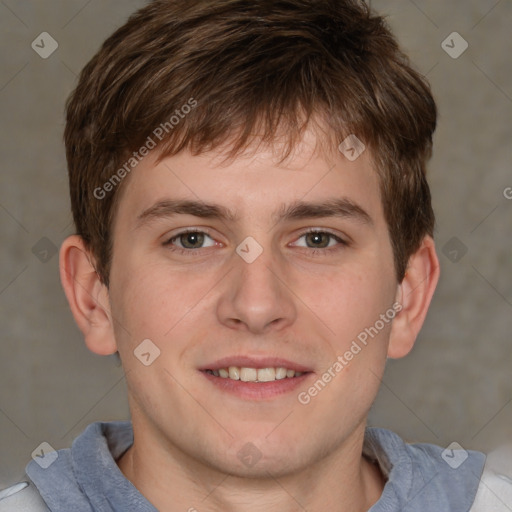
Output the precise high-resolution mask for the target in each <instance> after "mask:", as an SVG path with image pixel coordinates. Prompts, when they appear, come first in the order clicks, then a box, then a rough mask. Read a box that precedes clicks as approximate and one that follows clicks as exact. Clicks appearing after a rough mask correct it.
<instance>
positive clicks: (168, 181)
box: [116, 131, 383, 227]
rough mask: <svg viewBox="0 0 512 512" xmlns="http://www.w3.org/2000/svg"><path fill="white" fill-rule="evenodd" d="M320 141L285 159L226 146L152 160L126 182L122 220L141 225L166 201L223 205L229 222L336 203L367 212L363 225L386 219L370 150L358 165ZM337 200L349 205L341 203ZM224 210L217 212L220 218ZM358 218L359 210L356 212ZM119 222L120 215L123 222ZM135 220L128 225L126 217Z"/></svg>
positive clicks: (309, 140) (310, 136)
mask: <svg viewBox="0 0 512 512" xmlns="http://www.w3.org/2000/svg"><path fill="white" fill-rule="evenodd" d="M320 147H322V145H321V144H318V141H317V139H316V135H315V134H314V133H312V132H311V131H306V133H305V134H304V137H303V139H302V141H301V143H300V144H298V145H297V146H295V147H294V148H293V150H292V152H291V153H290V155H288V157H287V158H286V159H284V160H283V158H282V154H280V152H279V148H276V147H275V146H272V147H270V146H262V145H261V144H260V145H259V146H258V145H255V146H252V147H250V148H249V150H247V151H245V152H243V153H241V154H239V155H237V156H235V157H232V158H227V157H226V155H227V152H226V150H225V148H219V149H217V150H215V151H211V152H208V153H203V154H200V155H192V154H191V153H190V152H189V151H182V152H181V153H179V154H177V155H174V156H169V157H164V158H162V159H161V160H160V159H159V155H158V154H157V153H156V152H153V153H151V154H149V155H148V156H147V157H145V158H144V159H142V161H141V162H140V163H139V164H138V165H137V166H136V168H135V169H134V170H133V171H132V172H131V174H130V176H129V179H128V180H127V183H124V184H123V185H124V187H123V194H122V196H123V197H122V199H121V200H120V202H119V203H120V204H119V209H118V215H119V216H121V217H123V218H124V219H125V217H126V216H128V217H129V222H131V223H132V224H133V225H134V227H135V225H136V223H137V222H138V221H139V220H140V217H141V215H142V216H144V213H145V212H147V211H148V210H150V209H151V208H157V207H158V204H159V203H163V202H165V201H167V200H177V201H183V200H188V201H194V202H196V203H208V204H215V205H217V206H221V207H222V208H221V209H222V215H223V217H224V219H225V220H231V221H240V220H241V219H242V218H247V217H257V218H264V217H268V219H269V220H272V221H273V222H275V221H276V218H277V217H279V216H280V218H285V217H286V216H285V215H283V212H285V211H286V210H287V209H288V211H289V210H290V205H291V204H292V203H293V204H294V205H295V206H297V204H298V203H299V202H301V203H303V204H304V203H309V202H317V203H318V202H320V201H323V202H325V201H326V200H328V201H331V204H332V205H333V207H340V206H341V207H343V206H346V207H348V208H352V207H353V208H352V211H353V212H356V211H357V210H360V211H359V213H360V214H361V211H362V214H361V215H360V219H361V220H364V217H365V214H367V215H368V216H369V219H367V220H373V219H376V220H378V219H379V217H382V216H383V215H382V207H381V200H380V190H379V181H378V176H377V173H376V171H375V170H374V167H373V164H372V158H371V155H370V151H369V150H366V149H365V150H364V151H363V152H362V153H361V155H360V156H359V157H358V158H356V159H355V160H349V159H348V158H347V157H346V156H345V155H344V154H343V153H342V152H341V151H322V150H319V148H320ZM336 200H340V201H341V202H343V201H344V204H340V203H339V201H338V204H337V205H335V204H334V203H335V202H336ZM218 213H219V212H217V214H218ZM356 213H357V212H356ZM116 217H117V216H116ZM125 220H128V219H125Z"/></svg>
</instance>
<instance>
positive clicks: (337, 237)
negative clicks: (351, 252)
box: [295, 228, 350, 250]
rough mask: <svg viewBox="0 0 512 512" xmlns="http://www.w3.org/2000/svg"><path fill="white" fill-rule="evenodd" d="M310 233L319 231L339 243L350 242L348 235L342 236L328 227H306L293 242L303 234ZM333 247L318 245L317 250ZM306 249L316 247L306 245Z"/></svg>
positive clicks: (347, 243) (345, 243)
mask: <svg viewBox="0 0 512 512" xmlns="http://www.w3.org/2000/svg"><path fill="white" fill-rule="evenodd" d="M310 233H321V234H325V235H329V236H331V237H332V238H334V239H335V240H337V241H338V242H339V243H340V244H342V245H349V244H350V239H349V237H347V236H344V235H340V234H339V233H334V232H333V231H331V230H330V229H328V228H308V229H306V230H305V231H302V232H301V233H300V234H299V235H298V236H297V237H296V239H295V242H296V241H297V240H299V239H300V238H302V237H303V236H306V235H309V234H310ZM332 248H333V247H325V248H321V247H319V248H318V249H319V250H327V249H332ZM308 249H312V250H315V249H317V248H315V247H308Z"/></svg>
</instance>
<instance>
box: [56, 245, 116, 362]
mask: <svg viewBox="0 0 512 512" xmlns="http://www.w3.org/2000/svg"><path fill="white" fill-rule="evenodd" d="M59 258H60V263H59V264H60V279H61V282H62V286H63V288H64V293H65V294H66V297H67V299H68V302H69V306H70V308H71V312H72V313H73V317H74V318H75V322H76V323H77V325H78V327H79V329H80V330H81V331H82V333H83V335H84V338H85V343H86V345H87V347H88V348H89V350H91V351H92V352H94V353H96V354H100V355H109V354H113V353H115V352H116V351H117V345H116V342H115V337H114V329H113V322H112V316H111V312H110V306H109V296H108V289H107V287H106V286H105V285H104V284H103V283H102V282H101V280H100V277H99V275H98V274H97V272H96V270H95V268H94V265H93V263H92V261H93V260H92V256H91V255H90V253H89V252H88V250H87V249H86V247H85V244H84V242H83V240H82V238H81V237H79V236H77V235H72V236H70V237H68V238H66V240H64V242H63V243H62V246H61V248H60V254H59Z"/></svg>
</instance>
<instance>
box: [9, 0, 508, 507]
mask: <svg viewBox="0 0 512 512" xmlns="http://www.w3.org/2000/svg"><path fill="white" fill-rule="evenodd" d="M435 125H436V107H435V103H434V100H433V98H432V95H431V93H430V90H429V87H428V85H427V84H426V82H425V81H424V80H423V78H422V77H421V76H420V75H419V74H418V73H417V72H415V71H414V70H413V69H412V68H411V67H410V66H409V65H408V63H407V59H406V58H405V56H404V55H403V54H402V53H401V51H400V50H399V48H398V46H397V44H396V41H395V39H394V38H393V36H392V35H391V33H390V31H389V29H388V28H387V26H386V25H385V23H384V21H383V19H382V18H380V17H378V16H376V15H374V14H372V13H371V12H370V11H369V9H368V8H367V7H366V6H365V4H364V3H361V2H356V1H340V0H336V1H334V0H288V1H286V0H285V1H282V2H268V1H263V0H261V1H248V0H218V1H215V2H205V1H201V0H192V1H191V0H187V1H185V0H173V1H171V0H156V1H153V2H151V3H149V4H148V5H147V6H146V7H145V8H143V9H141V10H140V11H139V12H137V13H136V14H135V15H133V16H132V17H131V18H130V20H129V21H128V22H127V23H126V24H125V25H124V26H123V27H121V28H120V29H119V30H117V31H116V32H115V33H114V34H113V35H112V36H111V37H110V38H109V39H108V40H107V41H106V42H105V43H104V45H103V47H102V48H101V49H100V51H99V52H98V53H97V54H96V56H95V57H94V58H93V59H92V60H91V61H90V63H89V64H88V65H87V66H86V67H85V69H84V70H83V72H82V74H81V76H80V80H79V83H78V86H77V88H76V90H75V91H74V93H73V95H72V97H71V98H70V100H69V102H68V106H67V125H66V132H65V141H66V149H67V158H68V166H69V178H70V192H71V204H72V210H73V216H74V220H75V225H76V231H77V232H76V235H73V236H71V237H69V238H68V239H67V240H66V241H65V242H64V243H63V245H62V247H61V252H60V262H61V279H62V283H63V287H64V291H65V293H66V296H67V298H68V301H69V304H70V307H71V310H72V313H73V315H74V318H75V320H76V322H77V324H78V326H79V327H80V329H81V331H82V332H83V335H84V339H85V342H86V344H87V346H88V348H89V349H90V350H92V351H93V352H95V353H97V354H102V355H108V354H114V353H116V352H118V353H119V356H120V358H121V361H122V364H123V367H124V370H125V374H126V381H127V384H128V392H129V403H130V412H131V422H105V423H94V424H92V425H90V426H89V427H88V428H87V429H86V431H85V432H84V433H83V434H81V435H80V436H79V437H78V438H77V439H76V440H75V441H74V443H73V446H72V448H71V449H70V450H62V451H60V452H59V453H58V457H57V458H56V460H55V461H54V462H53V463H52V464H50V465H48V467H44V468H43V467H41V466H40V465H38V464H36V463H35V462H31V463H30V464H29V465H28V466H27V474H28V477H29V480H30V482H29V484H30V485H29V486H25V487H23V486H24V484H21V485H20V486H18V487H15V488H13V489H10V490H8V494H10V497H9V498H6V499H5V500H3V501H4V503H5V506H10V507H11V508H9V509H7V510H11V509H13V508H12V507H13V506H15V505H14V504H15V500H18V503H20V504H21V503H28V502H30V503H31V505H30V507H35V506H36V503H38V505H37V506H39V507H43V508H42V509H43V510H51V511H52V512H61V511H62V512H64V511H69V510H73V511H79V512H82V511H84V512H85V511H107V510H108V511H112V510H114V511H126V510H137V511H139V510H140V511H154V510H159V511H163V512H175V511H186V510H188V511H189V512H192V511H200V512H203V511H220V510H222V511H237V512H240V511H241V512H244V511H259V510H262V511H274V510H275V511H282V510H289V511H292V510H309V511H316V510H329V511H334V512H337V511H339V512H342V511H343V512H356V511H363V510H364V511H366V510H371V511H372V512H381V511H382V512H384V511H390V510H403V511H436V512H438V511H468V510H470V509H471V508H472V507H473V510H478V509H481V507H482V506H484V507H488V506H490V504H491V501H492V500H493V499H494V497H495V496H496V493H495V492H491V494H489V489H491V487H492V486H493V485H494V483H493V482H494V480H493V479H498V480H497V481H498V485H500V486H501V487H503V488H504V490H503V493H505V494H503V493H501V491H500V493H501V497H500V498H499V501H497V502H496V503H499V504H500V506H502V508H503V506H505V507H506V506H507V504H506V501H504V500H505V498H503V497H504V496H505V495H506V493H507V492H509V491H510V485H509V484H508V483H507V482H506V480H505V479H503V478H501V477H499V476H496V475H491V476H490V477H489V480H487V478H488V477H486V480H485V482H490V483H489V484H487V483H485V482H484V483H482V481H481V476H482V474H483V471H484V463H485V456H484V455H483V454H481V453H478V452H464V454H463V455H464V457H465V460H464V462H463V463H461V464H458V465H455V464H452V465H450V464H448V463H447V462H446V461H445V459H443V456H442V452H443V450H442V449H441V448H439V447H436V446H433V445H426V444H417V445H407V444H406V443H405V442H404V441H402V440H401V439H400V438H399V437H398V436H397V435H395V434H393V433H392V432H389V431H386V430H382V429H370V428H366V419H367V415H368V411H369V409H370V407H371V405H372V403H373V401H374V399H375V397H376V394H377V391H378V388H379V383H380V379H381V377H382V374H383V371H384V367H385V363H386V360H387V358H388V357H391V358H400V357H403V356H405V355H406V354H407V353H408V352H409V351H410V350H411V349H412V347H413V344H414V341H415V340H416V337H417V334H418V332H419V330H420V328H421V326H422V324H423V321H424V318H425V315H426V313H427V310H428V306H429V303H430V300H431V298H432V295H433V293H434V290H435V287H436V284H437V281H438V278H439V263H438V260H437V256H436V252H435V246H434V242H433V239H432V235H433V227H434V214H433V211H432V206H431V202H430V192H429V187H428V184H427V181H426V162H427V160H428V158H429V156H430V153H431V146H432V134H433V131H434V129H435ZM450 456H451V457H453V458H457V459H460V456H461V453H457V451H454V452H453V453H452V454H451V455H450ZM455 466H457V467H455ZM486 474H487V473H486ZM491 480H492V482H491ZM502 483H503V485H502ZM21 487H23V489H21ZM485 493H488V494H489V496H490V497H489V496H486V495H485ZM22 496H23V497H22ZM24 496H27V498H25V497H24ZM30 500H32V501H30ZM0 503H2V501H0ZM16 506H21V505H16ZM23 506H25V505H23ZM27 506H29V505H27ZM475 507H480V508H476V509H475ZM0 510H2V509H1V508H0ZM28 510H30V508H28ZM503 510H506V508H505V509H503Z"/></svg>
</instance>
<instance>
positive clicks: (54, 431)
mask: <svg viewBox="0 0 512 512" xmlns="http://www.w3.org/2000/svg"><path fill="white" fill-rule="evenodd" d="M212 1H214V0H212ZM143 4H144V2H142V1H136V0H124V1H122V2H121V1H114V0H104V1H102V2H100V1H99V0H89V1H87V0H46V1H45V2H38V1H36V0H18V1H15V0H2V1H0V38H1V44H2V52H1V55H0V133H1V137H0V162H1V174H0V240H1V251H0V315H1V316H0V318H1V329H2V330H1V342H0V384H1V385H0V488H3V487H6V486H7V485H9V484H11V483H14V482H15V481H18V480H20V479H22V478H23V475H24V467H25V465H26V464H27V462H28V461H29V460H30V457H31V454H32V452H33V450H34V449H35V448H36V447H37V446H38V445H39V444H40V443H41V442H43V441H46V442H48V443H50V444H51V445H52V446H53V447H54V448H56V449H59V448H64V447H68V446H69V445H70V443H71V441H72V440H73V438H74V437H75V436H76V435H78V434H79V433H80V432H81V431H82V430H83V428H84V427H85V426H86V425H87V424H89V423H91V422H93V421H96V420H100V419H101V420H114V419H126V418H128V414H129V413H128V406H127V399H126V388H125V381H124V378H123V372H122V368H121V367H120V366H119V365H118V363H117V361H116V359H115V358H113V357H100V356H96V355H94V354H91V353H90V352H88V350H87V349H86V348H85V346H84V343H83V340H82V335H81V333H80V332H79V330H78V328H77V327H76V326H75V324H74V321H73V318H72V316H71V312H70V310H69V307H68V304H67V301H66V298H65V296H64V293H63V291H62V289H61V285H60V281H59V275H58V254H57V250H58V248H59V246H60V243H61V242H62V240H63V239H64V238H65V237H66V236H68V235H69V234H72V233H73V227H72V223H71V214H70V206H69V198H68V189H67V171H66V163H65V158H64V147H63V144H62V132H63V128H64V121H63V119H64V102H65V100H66V98H67V96H68V94H69V93H70V92H71V90H72V89H73V88H74V86H75V85H76V78H77V74H78V73H79V71H80V70H81V68H82V67H83V66H84V65H85V64H86V62H87V61H88V60H89V59H90V58H91V57H92V56H93V54H94V53H95V52H96V51H97V49H98V48H99V46H100V44H101V43H102V42H103V40H104V39H105V38H106V37H107V36H108V35H110V34H111V33H112V32H113V31H114V30H115V29H116V28H117V27H119V26H120V25H121V24H122V23H123V22H124V21H125V20H126V18H127V16H128V15H129V14H130V13H132V12H133V11H134V10H135V9H136V8H138V7H140V6H142V5H143ZM371 4H372V7H374V8H375V9H376V10H377V11H379V12H381V13H383V14H387V15H388V16H389V18H388V20H389V23H390V25H391V26H392V28H393V29H394V31H395V33H396V35H397V37H398V39H399V41H400V42H401V44H402V45H403V47H404V49H405V50H406V51H407V52H408V54H409V56H410V57H411V60H412V62H413V63H414V64H415V66H416V67H417V68H418V69H419V70H420V72H421V73H423V74H424V75H426V76H427V78H428V79H429V81H430V83H431V85H432V88H433V91H434V95H435V97H436V99H437V102H438V106H439V110H440V119H439V125H438V129H437V132H436V137H435V150H434V157H433V159H432V161H431V164H430V168H429V172H430V174H429V176H430V177H429V179H430V183H431V188H432V194H433V201H434V208H435V212H436V215H437V230H436V242H437V248H438V254H439V258H440V262H441V273H442V275H441V281H440V284H439V286H438V289H437V292H436V295H435V297H434V300H433V303H432V306H431V310H430V313H429V315H428V317H427V321H426V324H425V327H424V329H423V331H422V332H421V335H420V336H419V339H418V341H417V344H416V347H415V348H414V350H413V352H412V353H411V354H410V355H409V356H408V357H407V358H405V359H402V360H398V361H390V362H389V364H388V367H387V370H386V374H385V376H384V379H383V382H382V387H381V391H380V393H379V396H378V398H377V401H376V403H375V405H374V407H373V409H372V411H371V414H370V423H371V424H372V425H377V426H382V427H388V428H391V429H393V430H395V431H396V432H398V433H399V434H400V435H402V436H403V437H405V438H406V439H407V440H409V441H426V442H433V443H436V444H439V445H442V446H447V445H448V444H450V443H451V442H452V441H457V442H458V443H459V444H461V445H462V446H463V447H465V448H476V449H480V450H489V449H492V448H495V447H496V446H498V445H499V444H501V443H503V442H506V441H509V442H510V441H511V440H512V432H511V425H512V403H511V402H512V379H511V369H512V364H511V363H512V357H511V334H510V333H511V318H512V170H511V162H512V128H511V120H512V64H511V62H512V61H511V55H512V39H511V38H510V32H509V31H510V27H511V26H512V2H510V1H507V0H501V1H496V0H472V1H467V0H452V1H450V2H446V1H441V0H430V1H426V0H415V1H412V0H400V1H399V0H378V1H373V2H371ZM43 32H47V33H48V34H49V35H50V36H51V37H52V38H53V39H54V40H55V41H56V43H57V44H58V48H57V49H56V50H55V51H54V52H53V53H52V54H51V55H50V56H48V57H47V58H42V57H41V56H40V53H43V55H44V52H49V51H51V50H52V46H51V45H52V44H53V45H55V43H52V41H51V40H50V39H49V37H48V36H46V35H44V36H40V34H41V33H43ZM453 32H457V34H453ZM41 38H44V41H45V43H44V44H41V42H40V41H41ZM33 41H35V43H34V48H33V47H32V42H33ZM443 41H444V43H443ZM466 44H467V45H468V47H467V48H466V49H465V51H463V50H464V48H465V46H466ZM36 45H39V46H36ZM43 46H44V48H43ZM38 52H39V53H38Z"/></svg>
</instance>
